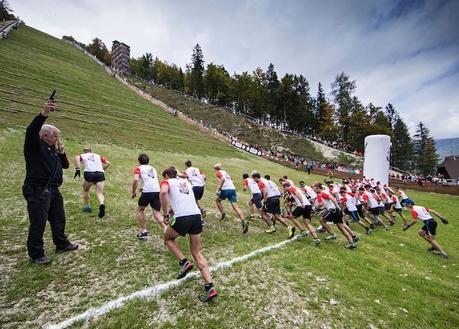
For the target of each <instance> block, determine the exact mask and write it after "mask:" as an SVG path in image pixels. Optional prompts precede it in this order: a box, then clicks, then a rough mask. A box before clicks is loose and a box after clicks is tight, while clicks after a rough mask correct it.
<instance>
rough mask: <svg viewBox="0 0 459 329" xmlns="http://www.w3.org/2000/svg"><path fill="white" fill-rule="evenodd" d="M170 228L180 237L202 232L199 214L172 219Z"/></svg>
mask: <svg viewBox="0 0 459 329" xmlns="http://www.w3.org/2000/svg"><path fill="white" fill-rule="evenodd" d="M171 227H172V228H173V229H174V230H175V231H176V232H177V233H178V234H180V235H181V236H185V235H187V234H192V235H193V234H199V233H201V232H202V224H201V214H197V215H190V216H182V217H177V218H173V219H172V220H171Z"/></svg>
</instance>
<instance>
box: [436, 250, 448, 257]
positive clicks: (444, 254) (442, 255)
mask: <svg viewBox="0 0 459 329" xmlns="http://www.w3.org/2000/svg"><path fill="white" fill-rule="evenodd" d="M438 256H440V257H441V258H444V259H448V255H447V254H446V252H444V251H442V252H441V253H439V254H438Z"/></svg>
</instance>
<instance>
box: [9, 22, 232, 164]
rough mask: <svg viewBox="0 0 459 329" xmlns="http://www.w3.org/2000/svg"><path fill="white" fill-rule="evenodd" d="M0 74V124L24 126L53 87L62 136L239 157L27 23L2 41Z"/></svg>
mask: <svg viewBox="0 0 459 329" xmlns="http://www.w3.org/2000/svg"><path fill="white" fill-rule="evenodd" d="M0 77H1V78H0V109H2V111H0V126H2V127H5V126H11V125H14V124H19V125H24V124H26V123H27V122H28V121H29V119H30V113H36V112H37V111H39V109H40V108H41V106H42V104H43V103H44V101H45V100H46V99H47V97H48V96H49V94H50V93H51V91H52V90H53V89H56V90H57V100H58V101H59V106H58V108H59V110H60V112H58V113H57V114H56V115H54V116H53V119H52V120H55V121H59V127H61V128H62V131H63V132H64V134H65V137H66V138H74V139H76V140H82V141H83V142H85V143H86V142H103V143H114V144H116V143H118V144H124V145H139V146H140V145H142V146H148V147H149V148H151V149H154V150H158V151H167V150H169V151H174V152H187V153H195V154H200V153H203V152H205V151H206V150H208V149H209V148H212V150H213V152H214V154H215V155H221V156H236V157H239V153H237V152H233V151H232V149H231V148H230V147H229V146H227V145H225V144H223V143H221V142H218V141H217V140H215V139H212V138H209V135H207V134H204V133H202V132H200V131H198V130H197V129H196V128H195V127H192V126H190V125H187V124H185V123H183V122H182V121H180V120H178V119H176V118H174V117H172V116H171V115H169V114H167V113H165V112H164V111H161V110H160V109H158V108H157V107H155V106H153V105H151V104H150V103H149V102H147V101H146V100H143V99H141V98H140V97H138V96H137V95H136V94H135V93H134V92H132V91H131V90H129V89H128V88H126V87H124V86H122V85H121V84H120V83H119V82H118V81H116V80H115V79H112V78H111V77H110V76H109V75H107V74H106V73H105V72H104V70H103V69H102V68H101V67H99V66H98V65H97V64H96V63H94V62H93V61H91V60H90V59H89V58H88V57H87V56H85V55H84V54H83V53H81V52H79V51H78V50H77V49H75V48H74V47H73V46H71V45H68V44H66V43H64V42H63V41H61V40H57V39H55V38H52V37H50V36H48V35H46V34H44V33H42V32H39V31H37V30H34V29H32V28H30V27H23V28H20V29H19V30H18V31H15V32H14V33H12V34H11V38H10V39H9V40H7V41H2V42H1V43H0ZM5 109H7V110H10V109H12V110H16V111H17V112H14V111H8V112H6V111H5ZM191 141H193V147H190V143H191Z"/></svg>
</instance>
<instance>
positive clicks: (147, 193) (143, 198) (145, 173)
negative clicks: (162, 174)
mask: <svg viewBox="0 0 459 329" xmlns="http://www.w3.org/2000/svg"><path fill="white" fill-rule="evenodd" d="M138 161H139V166H138V167H136V168H135V169H134V170H133V171H134V179H133V181H132V194H131V196H132V198H135V197H136V196H137V188H138V183H139V180H140V181H141V182H142V188H141V192H142V194H141V195H140V198H139V202H138V207H137V218H138V219H139V232H138V234H137V238H138V239H147V237H148V233H149V232H148V231H147V228H146V221H145V208H147V207H148V205H150V206H151V208H152V209H153V217H155V219H156V221H157V222H158V224H159V226H161V229H162V230H164V229H165V228H166V225H165V224H164V219H163V217H162V216H161V212H160V211H161V203H160V202H159V181H158V173H157V172H156V169H155V168H153V167H152V166H150V165H149V164H148V163H149V162H150V158H149V157H148V155H147V154H144V153H142V154H139V157H138Z"/></svg>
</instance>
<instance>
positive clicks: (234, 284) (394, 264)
mask: <svg viewBox="0 0 459 329" xmlns="http://www.w3.org/2000/svg"><path fill="white" fill-rule="evenodd" d="M0 70H2V71H0V73H1V75H0V90H2V91H3V92H1V91H0V98H1V99H0V108H2V109H5V108H7V109H15V110H22V111H24V112H17V113H13V112H4V111H0V156H1V159H2V161H1V162H0V172H1V173H2V175H1V176H0V186H2V188H1V189H0V197H1V200H2V204H1V206H0V227H1V231H0V327H2V328H16V327H24V328H37V327H41V326H43V325H46V324H51V323H56V322H60V321H63V320H65V319H67V318H69V317H71V316H74V315H76V314H79V313H82V312H84V311H86V310H87V309H88V308H90V307H97V306H101V305H102V304H104V303H105V302H107V301H110V300H113V299H115V298H117V297H120V296H123V295H126V294H129V293H132V292H135V291H137V290H140V289H143V288H146V287H149V286H154V285H156V284H158V283H162V282H166V281H169V280H171V279H173V278H174V276H175V275H176V272H177V261H176V260H175V259H174V258H173V256H172V255H171V254H170V253H169V252H168V251H167V250H166V248H165V247H164V245H163V243H162V240H161V231H160V229H159V228H158V227H157V225H155V224H154V221H153V220H150V221H149V228H150V230H151V232H152V236H151V238H150V239H149V240H148V241H146V242H140V241H137V240H136V238H135V234H136V228H137V223H136V218H135V209H136V200H132V199H131V198H130V185H131V180H132V169H133V168H134V167H135V166H136V158H137V155H138V154H139V153H140V152H147V153H148V154H150V156H151V159H152V161H151V162H152V165H153V166H155V167H156V168H157V169H158V171H160V170H162V169H163V168H165V167H167V166H169V165H171V164H175V165H177V166H178V167H179V168H183V163H184V161H185V160H187V159H191V160H192V161H193V162H194V163H195V165H197V166H198V167H200V168H202V169H203V170H204V171H205V172H206V174H207V176H208V178H209V179H208V181H209V182H208V186H207V189H206V193H205V196H204V205H205V207H206V208H207V209H208V212H209V214H208V219H207V225H206V226H205V229H204V233H203V253H204V254H205V255H206V257H207V258H208V261H209V263H210V264H211V265H213V264H217V263H219V262H221V261H223V260H229V259H232V258H234V257H237V256H241V255H244V254H247V253H249V252H251V251H253V250H256V249H259V248H262V247H264V246H267V245H271V244H274V243H277V242H280V241H282V240H284V239H285V238H286V231H285V230H283V229H279V230H278V232H277V233H275V234H274V235H267V234H264V233H263V231H264V229H265V226H264V224H263V223H261V222H260V221H259V220H257V221H255V222H253V223H252V224H251V227H250V231H249V233H248V234H247V235H245V236H243V235H242V234H241V233H240V227H239V223H238V222H237V220H236V219H235V218H234V216H231V219H230V220H229V221H228V222H226V223H224V224H220V223H218V221H217V215H218V214H217V210H216V207H215V205H214V194H213V192H214V191H215V189H216V180H215V179H214V178H213V175H212V170H211V166H212V164H213V163H215V162H223V163H224V164H225V166H226V167H227V169H228V171H229V172H230V173H231V175H232V176H233V177H234V178H235V181H236V183H237V186H238V190H239V192H238V197H239V203H240V205H241V207H242V209H243V211H244V212H245V213H246V212H247V207H246V202H247V201H248V197H249V196H248V194H247V193H243V192H242V190H241V189H240V186H241V178H240V177H241V175H242V173H244V172H250V171H251V170H253V169H257V170H259V171H261V172H262V173H269V174H271V176H272V177H273V178H277V177H280V176H282V175H285V174H286V175H288V176H289V177H290V178H292V179H293V180H294V181H298V180H300V179H304V180H305V181H307V182H309V183H312V182H314V181H319V180H323V177H321V176H316V175H311V176H307V175H305V174H304V173H301V172H296V171H293V170H291V169H288V168H285V167H283V166H280V165H277V164H275V163H272V162H268V161H266V160H262V159H259V158H257V157H254V156H250V155H248V154H246V153H242V152H240V151H237V150H234V149H233V148H231V147H229V146H227V145H225V144H223V143H222V142H220V141H217V140H215V139H212V138H211V137H209V136H208V135H206V134H204V133H202V132H199V131H197V130H196V129H195V128H194V127H192V126H188V125H186V124H184V123H183V122H181V121H179V120H177V119H176V118H174V117H172V116H170V115H168V114H167V113H164V112H162V111H160V110H159V109H157V108H156V107H154V106H152V105H151V104H150V103H148V102H146V101H144V100H143V99H141V98H140V97H138V96H136V95H135V94H134V93H133V92H132V91H130V90H128V89H127V88H125V87H123V86H122V85H121V84H119V83H118V82H117V81H115V80H113V79H112V78H111V77H110V76H108V75H106V74H105V73H104V72H103V71H102V69H101V68H99V67H98V66H97V65H95V64H94V63H93V62H92V61H91V60H89V59H88V58H86V57H85V56H83V55H82V54H81V53H79V52H78V51H77V50H76V49H74V48H73V47H71V46H69V45H67V44H65V43H63V42H61V41H58V40H56V39H54V38H51V37H49V36H47V35H45V34H43V33H41V32H38V31H36V30H33V29H31V28H20V29H19V30H18V31H14V32H13V33H11V34H10V37H9V39H8V40H7V41H6V42H4V41H1V42H0ZM4 72H8V73H4ZM53 88H56V89H57V90H58V98H59V100H60V101H61V103H60V105H59V107H60V108H61V109H62V111H59V112H55V113H52V114H51V117H50V119H49V121H50V122H53V123H55V124H56V125H57V126H58V127H59V128H61V130H62V132H63V135H64V138H65V142H66V149H67V153H68V154H69V156H71V158H73V157H74V156H75V155H76V154H78V153H79V152H80V150H81V149H82V148H83V146H85V145H89V146H91V147H92V148H93V149H94V151H95V152H97V153H100V154H103V155H105V156H106V157H107V158H108V159H109V160H110V161H111V162H112V163H113V166H112V167H111V168H110V169H109V170H108V171H107V175H106V176H107V185H106V200H107V201H106V203H107V216H106V218H105V219H104V220H98V219H96V214H86V213H82V212H81V208H82V199H81V183H82V181H81V179H79V180H74V179H73V172H72V171H71V170H67V171H66V172H65V177H64V184H63V186H62V188H61V192H62V194H63V195H64V198H65V202H66V203H65V206H66V214H67V228H66V232H67V234H68V236H69V238H70V239H71V240H72V241H75V242H77V243H79V244H80V245H81V249H80V250H78V251H76V252H73V253H67V254H58V255H56V254H55V253H54V251H53V245H52V241H51V235H50V232H49V228H48V229H47V231H46V234H45V244H46V251H47V254H48V256H50V258H51V259H52V261H53V265H51V266H49V267H39V266H34V265H32V264H30V262H29V260H28V258H27V251H26V248H25V241H26V237H27V228H28V217H27V211H26V209H25V201H24V200H23V197H22V195H21V185H22V181H23V178H24V160H23V156H22V145H23V139H24V129H25V125H26V124H28V122H29V121H30V120H31V119H32V117H33V116H34V115H35V114H36V113H38V112H39V109H40V106H41V104H42V103H43V99H46V97H47V95H48V94H49V92H50V91H51V90H52V89H53ZM6 91H8V92H15V93H17V94H18V95H14V94H8V93H6ZM13 100H14V101H13ZM15 101H16V102H15ZM17 101H19V102H22V103H18V102H17ZM63 101H65V102H66V103H64V102H63ZM24 103H29V104H31V105H29V104H24ZM83 106H84V107H83ZM75 119H82V120H86V121H88V122H81V121H75ZM99 120H100V121H102V122H103V123H99V124H95V123H90V122H98V121H99ZM190 141H192V143H190ZM408 194H409V195H410V197H412V198H413V199H414V200H415V201H416V202H417V203H418V204H421V205H425V206H429V207H431V208H434V209H436V210H438V211H440V212H441V213H442V214H444V215H445V216H446V217H447V218H448V219H450V225H448V226H444V225H442V224H439V228H438V231H439V237H438V239H439V242H440V243H441V244H442V245H443V246H444V247H445V248H446V250H447V251H448V253H449V255H450V259H449V260H448V261H445V260H443V259H441V258H439V257H438V256H434V255H432V254H430V253H428V252H427V251H426V248H427V244H426V243H425V242H423V241H422V240H421V239H420V238H419V237H418V236H417V233H416V229H417V228H419V227H420V224H418V225H417V226H416V227H414V228H412V229H411V230H409V231H407V232H402V231H401V227H400V226H397V227H394V228H393V229H392V230H391V231H389V232H382V231H381V230H377V231H376V232H375V233H374V235H373V236H370V237H366V236H364V235H363V232H362V230H361V229H360V228H359V227H354V228H355V229H356V231H357V232H359V233H360V234H362V241H361V242H360V243H359V248H358V249H356V250H354V251H347V250H344V249H343V245H344V240H343V239H342V238H341V237H340V238H339V239H338V241H334V242H330V243H325V242H324V243H323V244H322V245H321V246H320V247H319V248H314V247H312V246H311V244H310V243H311V240H310V238H307V239H303V240H300V241H295V242H293V243H290V244H289V245H287V246H286V247H285V248H283V249H282V250H275V251H272V252H269V253H266V254H264V255H259V256H257V257H255V258H253V259H251V260H248V261H246V262H243V263H239V264H236V265H234V266H233V267H231V268H228V269H225V270H221V271H218V272H216V273H214V282H215V284H216V286H217V289H218V291H219V293H220V297H219V298H218V299H217V300H216V301H215V302H214V303H212V304H209V305H207V304H206V305H203V304H201V303H200V302H199V301H198V300H197V296H198V295H199V293H201V290H202V282H201V280H191V281H188V282H186V283H184V284H183V285H182V286H180V287H177V288H174V289H171V290H170V291H167V292H165V293H164V294H163V295H162V296H161V297H159V298H157V299H154V300H143V299H140V300H135V301H132V302H130V303H128V304H127V305H125V306H124V307H122V308H120V309H117V310H114V311H112V312H110V313H108V314H106V315H104V316H102V317H100V318H98V319H96V320H93V321H90V322H89V323H83V322H79V323H76V324H75V325H74V326H73V327H74V328H80V327H90V328H145V327H153V328H170V327H172V326H174V327H178V328H189V327H195V328H209V327H210V328H247V327H253V328H293V327H303V328H318V327H324V328H325V327H331V328H335V327H336V328H362V327H367V328H368V327H371V326H373V327H377V328H457V327H459V314H458V313H459V308H458V302H459V294H458V291H459V289H458V288H459V284H458V280H459V271H458V262H457V261H458V257H459V251H458V250H459V248H458V247H459V243H458V240H457V235H458V233H459V229H458V226H457V207H458V204H459V198H458V197H454V196H449V195H438V194H433V193H421V192H414V191H408ZM92 201H93V203H94V195H92ZM225 206H226V208H227V209H228V205H227V204H226V205H225ZM228 210H229V209H228ZM149 216H150V218H151V213H149ZM314 221H315V222H316V223H317V219H316V218H315V219H314ZM179 243H180V245H181V246H182V247H183V248H184V250H185V251H186V253H187V254H189V251H188V248H187V241H186V240H185V239H180V240H179ZM331 299H334V300H336V301H337V304H336V305H331V304H330V300H331Z"/></svg>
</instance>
